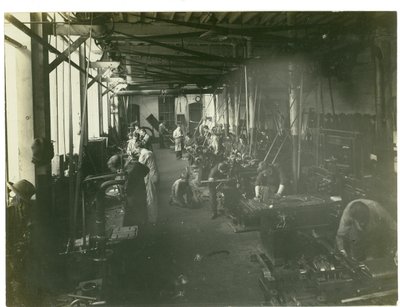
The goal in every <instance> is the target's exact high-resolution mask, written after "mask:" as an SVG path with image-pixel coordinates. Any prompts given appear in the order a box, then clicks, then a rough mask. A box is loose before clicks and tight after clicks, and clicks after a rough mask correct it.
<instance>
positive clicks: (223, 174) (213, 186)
mask: <svg viewBox="0 0 400 307" xmlns="http://www.w3.org/2000/svg"><path fill="white" fill-rule="evenodd" d="M228 174H229V164H228V163H226V162H220V163H218V164H217V165H215V166H214V167H213V168H212V169H211V171H210V174H209V175H208V181H209V183H208V189H209V192H210V200H211V211H212V216H211V218H212V219H216V218H217V217H218V204H217V185H218V182H215V181H216V180H218V179H227V178H228Z"/></svg>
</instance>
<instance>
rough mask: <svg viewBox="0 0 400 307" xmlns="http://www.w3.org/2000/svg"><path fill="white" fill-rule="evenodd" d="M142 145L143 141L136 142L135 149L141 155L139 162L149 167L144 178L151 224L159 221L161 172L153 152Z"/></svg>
mask: <svg viewBox="0 0 400 307" xmlns="http://www.w3.org/2000/svg"><path fill="white" fill-rule="evenodd" d="M142 146H143V145H142V143H141V142H136V144H135V151H136V152H137V153H138V155H139V162H140V163H142V164H143V165H146V166H147V167H148V168H149V173H148V174H147V176H146V177H145V178H144V183H145V185H146V199H147V213H148V221H149V222H150V223H151V224H155V223H156V222H157V215H158V188H157V187H158V182H159V174H158V169H157V163H156V160H155V158H154V154H153V152H152V151H150V150H148V149H146V148H143V147H142Z"/></svg>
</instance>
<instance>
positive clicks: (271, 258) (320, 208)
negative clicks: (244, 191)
mask: <svg viewBox="0 0 400 307" xmlns="http://www.w3.org/2000/svg"><path fill="white" fill-rule="evenodd" d="M245 208H246V209H245V210H247V212H249V213H251V214H252V213H257V214H260V216H261V217H260V219H261V220H260V236H261V240H262V244H263V249H262V252H261V253H260V254H259V255H257V259H258V262H259V263H260V264H261V268H262V269H261V277H260V279H259V284H260V286H261V289H262V290H263V292H264V295H265V299H266V301H267V303H268V304H271V305H297V306H300V305H338V304H350V305H355V304H365V303H366V302H368V303H371V304H382V303H383V304H393V303H395V302H396V300H397V264H396V259H395V255H394V254H388V255H385V256H384V257H382V258H375V259H368V258H367V259H366V260H364V261H357V260H354V259H351V258H347V257H343V256H342V255H339V254H338V253H337V251H336V250H335V248H334V246H335V244H334V238H335V234H336V230H337V227H338V220H339V217H340V214H341V212H342V204H341V202H340V201H339V200H338V199H335V198H333V199H332V198H329V199H323V198H319V197H316V196H305V195H292V196H287V197H283V198H282V199H279V200H271V201H268V202H265V203H258V204H257V203H256V202H255V201H254V200H252V201H249V202H248V203H247V206H246V207H245Z"/></svg>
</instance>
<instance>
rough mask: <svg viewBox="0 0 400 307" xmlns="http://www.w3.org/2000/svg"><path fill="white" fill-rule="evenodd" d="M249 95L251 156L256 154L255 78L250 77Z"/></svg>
mask: <svg viewBox="0 0 400 307" xmlns="http://www.w3.org/2000/svg"><path fill="white" fill-rule="evenodd" d="M248 91H249V92H248V95H249V99H248V101H249V106H248V110H249V131H248V133H249V140H250V155H251V154H252V153H253V152H254V148H253V147H254V145H255V138H254V137H255V125H254V124H255V109H254V107H255V99H254V96H255V95H254V91H255V86H254V79H253V77H248Z"/></svg>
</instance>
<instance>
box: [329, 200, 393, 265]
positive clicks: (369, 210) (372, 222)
mask: <svg viewBox="0 0 400 307" xmlns="http://www.w3.org/2000/svg"><path fill="white" fill-rule="evenodd" d="M395 246H396V222H395V221H394V220H393V219H392V217H391V216H390V215H389V213H388V212H387V211H386V210H385V209H384V208H383V207H382V206H381V205H380V204H379V203H377V202H376V201H373V200H369V199H356V200H353V201H352V202H350V203H349V204H348V205H347V206H346V208H345V209H344V210H343V213H342V217H341V219H340V224H339V228H338V231H337V234H336V247H337V249H338V251H339V252H340V253H341V254H342V255H343V256H345V257H350V258H352V259H355V260H358V261H362V260H365V259H366V258H379V257H382V256H385V254H387V253H388V252H389V249H390V248H392V247H395Z"/></svg>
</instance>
